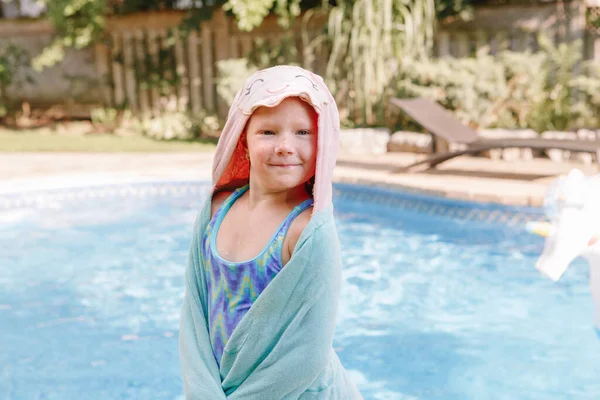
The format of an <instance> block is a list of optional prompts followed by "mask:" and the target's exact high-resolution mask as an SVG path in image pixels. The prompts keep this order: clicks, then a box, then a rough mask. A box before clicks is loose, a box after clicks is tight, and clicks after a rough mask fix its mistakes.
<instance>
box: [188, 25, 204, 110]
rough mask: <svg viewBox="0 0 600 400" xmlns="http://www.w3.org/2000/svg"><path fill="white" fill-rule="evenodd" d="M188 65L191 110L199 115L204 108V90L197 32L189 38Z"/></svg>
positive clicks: (192, 33)
mask: <svg viewBox="0 0 600 400" xmlns="http://www.w3.org/2000/svg"><path fill="white" fill-rule="evenodd" d="M188 63H189V66H190V94H191V95H190V100H191V102H192V104H191V109H192V111H193V112H194V113H197V112H199V111H200V109H201V108H202V103H201V101H202V99H201V97H200V90H202V87H201V86H202V78H201V76H200V60H199V59H198V34H197V33H196V31H195V30H193V31H191V32H190V34H189V36H188Z"/></svg>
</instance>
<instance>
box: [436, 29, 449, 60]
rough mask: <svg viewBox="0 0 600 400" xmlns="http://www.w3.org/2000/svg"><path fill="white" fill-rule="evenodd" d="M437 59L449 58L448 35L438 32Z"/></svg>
mask: <svg viewBox="0 0 600 400" xmlns="http://www.w3.org/2000/svg"><path fill="white" fill-rule="evenodd" d="M438 57H440V58H445V57H450V33H448V32H447V31H440V33H439V35H438Z"/></svg>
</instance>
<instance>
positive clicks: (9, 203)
mask: <svg viewBox="0 0 600 400" xmlns="http://www.w3.org/2000/svg"><path fill="white" fill-rule="evenodd" d="M210 188H211V185H210V183H209V182H207V181H194V182H190V181H183V182H172V181H167V182H143V183H127V184H114V185H105V186H93V187H89V186H88V187H70V188H66V189H45V190H40V191H31V192H26V193H17V194H0V211H7V210H12V209H19V208H37V209H51V208H55V207H57V205H58V203H62V202H70V201H81V200H84V199H102V198H109V197H111V198H114V197H137V198H151V197H165V196H175V197H180V196H184V195H189V194H198V195H205V194H208V193H209V191H210ZM335 199H344V200H348V201H352V202H363V203H364V202H368V203H373V204H377V205H380V206H384V207H390V208H402V209H404V210H408V211H412V212H416V213H420V214H426V215H436V216H443V217H448V218H453V219H459V220H466V221H478V222H483V223H498V224H503V225H523V224H525V223H527V222H529V221H536V220H541V219H543V210H542V209H541V208H537V207H526V206H510V205H502V204H497V203H487V204H486V203H481V202H475V201H468V200H457V199H450V198H447V197H441V196H432V195H429V194H423V193H418V192H416V191H415V192H413V191H404V190H394V189H390V188H382V187H377V186H368V185H356V184H349V183H334V201H335Z"/></svg>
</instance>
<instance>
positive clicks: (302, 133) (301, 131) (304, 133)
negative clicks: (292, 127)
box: [296, 129, 310, 135]
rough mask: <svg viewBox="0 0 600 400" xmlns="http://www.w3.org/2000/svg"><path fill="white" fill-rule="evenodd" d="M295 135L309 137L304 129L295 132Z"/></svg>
mask: <svg viewBox="0 0 600 400" xmlns="http://www.w3.org/2000/svg"><path fill="white" fill-rule="evenodd" d="M296 134H298V135H310V131H309V130H306V129H302V130H299V131H298V132H296Z"/></svg>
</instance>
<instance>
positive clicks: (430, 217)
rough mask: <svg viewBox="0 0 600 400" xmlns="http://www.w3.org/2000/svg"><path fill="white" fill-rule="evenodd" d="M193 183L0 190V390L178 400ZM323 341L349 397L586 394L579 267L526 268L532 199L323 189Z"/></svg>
mask: <svg viewBox="0 0 600 400" xmlns="http://www.w3.org/2000/svg"><path fill="white" fill-rule="evenodd" d="M207 193H208V185H207V184H204V183H197V182H196V183H193V182H192V183H156V184H143V185H127V186H112V187H102V188H86V189H70V190H65V191H53V192H40V193H29V194H26V195H19V196H10V197H9V196H4V197H0V327H1V330H0V366H2V367H1V369H0V371H1V372H0V398H2V399H4V398H6V399H81V398H85V399H179V398H183V397H182V385H181V380H180V372H179V364H178V356H177V326H178V318H179V307H180V304H181V299H182V295H183V273H184V268H185V261H186V259H187V251H188V246H189V241H190V237H191V229H192V224H193V221H194V218H195V216H196V214H197V211H198V209H199V207H200V205H201V203H202V202H203V200H204V198H205V196H206V195H207ZM334 202H335V205H336V217H337V224H338V231H339V235H340V240H341V243H342V249H343V257H344V273H343V279H344V284H343V286H342V295H341V304H340V313H339V318H338V328H337V331H336V338H335V348H336V350H337V351H338V354H339V356H340V358H341V360H342V362H343V363H344V365H345V367H346V368H347V369H348V370H349V371H350V373H351V374H352V376H353V378H354V380H355V381H356V383H357V384H358V386H359V388H360V389H361V392H362V393H363V395H364V397H365V400H369V399H378V400H380V399H381V400H383V399H385V400H395V399H461V400H462V399H511V400H512V399H598V398H600V380H599V379H598V377H599V376H600V340H598V339H597V338H596V336H595V333H594V331H593V328H592V302H591V299H590V294H589V290H588V280H587V277H588V271H587V264H585V263H584V262H583V261H581V260H578V262H577V263H576V264H577V265H575V266H573V267H571V268H570V269H569V270H568V271H567V273H566V275H565V277H564V278H563V279H562V280H561V281H560V283H558V284H555V283H552V282H550V281H549V280H546V279H544V278H542V277H541V276H540V275H539V274H538V272H537V271H536V270H535V269H534V268H533V265H534V263H535V260H536V257H537V256H538V255H539V253H540V251H541V249H542V246H543V242H542V239H541V238H539V237H535V236H531V235H529V234H527V233H526V232H525V231H524V230H523V229H522V225H523V223H524V222H525V221H526V220H528V219H536V218H539V216H540V215H539V211H538V210H535V209H524V208H523V209H516V208H509V207H500V206H486V205H478V204H470V203H462V202H455V201H449V200H443V199H436V198H433V197H424V196H419V195H411V194H406V193H397V192H392V191H387V190H383V189H374V188H365V187H357V186H350V185H337V186H336V188H335V194H334Z"/></svg>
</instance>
